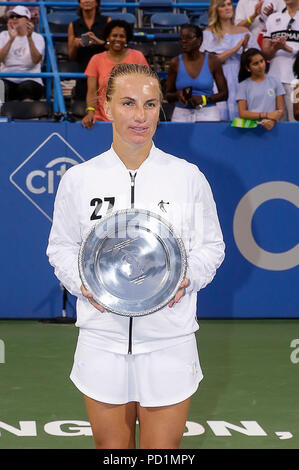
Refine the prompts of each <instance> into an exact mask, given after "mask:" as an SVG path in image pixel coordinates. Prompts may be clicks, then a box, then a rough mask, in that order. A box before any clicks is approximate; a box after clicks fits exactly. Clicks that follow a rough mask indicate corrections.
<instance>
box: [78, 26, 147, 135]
mask: <svg viewBox="0 0 299 470" xmlns="http://www.w3.org/2000/svg"><path fill="white" fill-rule="evenodd" d="M103 35H104V39H105V41H106V45H107V47H108V50H107V51H105V52H102V53H101V54H96V55H94V56H93V57H92V58H91V59H90V62H89V64H88V66H87V68H86V70H85V75H87V77H88V78H87V95H86V111H87V114H86V116H84V118H83V119H82V125H83V126H84V127H87V128H89V129H91V128H92V126H93V124H94V123H95V122H96V121H109V119H108V118H107V116H106V114H105V111H104V107H103V101H104V96H105V91H106V85H107V82H108V78H109V75H110V72H111V70H112V69H113V67H114V65H115V64H118V63H120V62H123V63H126V64H139V65H147V66H148V63H147V60H146V58H145V57H144V55H143V54H142V52H140V51H137V50H134V49H129V48H128V42H129V41H130V40H131V39H132V37H133V34H132V29H131V26H130V24H129V23H127V22H126V21H123V20H112V21H110V22H109V23H107V25H106V27H105V30H104V34H103ZM96 103H97V105H96Z"/></svg>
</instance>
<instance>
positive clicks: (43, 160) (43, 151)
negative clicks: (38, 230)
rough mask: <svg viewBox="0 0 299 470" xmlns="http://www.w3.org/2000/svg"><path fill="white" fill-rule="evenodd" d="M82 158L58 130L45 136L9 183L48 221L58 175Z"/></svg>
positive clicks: (15, 171)
mask: <svg viewBox="0 0 299 470" xmlns="http://www.w3.org/2000/svg"><path fill="white" fill-rule="evenodd" d="M83 161H85V160H84V158H83V157H82V156H81V155H80V154H79V153H78V152H77V151H76V150H75V149H74V148H73V147H72V146H71V145H70V144H69V143H68V142H67V141H66V140H65V139H64V138H63V137H62V136H61V135H60V134H58V133H56V132H55V133H53V134H51V135H50V136H48V137H47V139H45V140H44V141H43V142H42V143H41V144H40V145H39V146H38V147H37V148H36V149H35V150H34V151H33V152H32V153H31V154H30V155H29V157H27V158H26V159H25V160H24V161H23V162H22V163H21V164H20V165H19V166H18V167H17V168H16V169H15V170H14V171H13V173H12V174H11V175H10V177H9V180H10V182H11V183H12V184H13V185H14V186H15V187H16V189H18V191H20V193H21V194H22V195H23V196H25V197H26V198H27V199H28V200H29V201H30V202H31V203H32V204H33V205H34V206H35V207H36V208H37V209H38V210H39V211H40V212H41V213H42V214H43V215H44V216H45V217H46V218H47V219H48V220H49V221H50V222H52V219H51V215H52V212H53V204H54V195H55V194H56V190H57V187H58V184H59V182H60V179H61V177H62V176H63V175H64V173H65V172H66V171H67V170H68V169H69V168H70V167H71V166H73V165H77V164H78V163H81V162H83Z"/></svg>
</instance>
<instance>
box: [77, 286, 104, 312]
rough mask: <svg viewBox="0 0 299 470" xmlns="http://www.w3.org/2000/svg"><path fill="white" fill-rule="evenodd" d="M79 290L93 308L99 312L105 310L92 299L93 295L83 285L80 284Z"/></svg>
mask: <svg viewBox="0 0 299 470" xmlns="http://www.w3.org/2000/svg"><path fill="white" fill-rule="evenodd" d="M81 292H82V295H83V296H84V297H86V299H87V300H88V302H89V303H90V304H91V305H93V307H94V308H96V309H97V310H99V311H100V312H102V313H104V312H105V309H104V308H103V307H102V306H101V305H99V304H98V303H97V302H96V301H95V300H94V299H93V295H92V293H91V292H89V291H88V290H86V289H85V287H84V286H83V285H81Z"/></svg>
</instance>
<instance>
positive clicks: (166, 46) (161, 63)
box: [153, 41, 181, 72]
mask: <svg viewBox="0 0 299 470" xmlns="http://www.w3.org/2000/svg"><path fill="white" fill-rule="evenodd" d="M180 53H181V49H180V46H179V44H178V42H177V41H158V42H157V43H156V44H155V47H154V58H153V68H154V70H155V71H156V72H167V70H168V67H169V63H170V60H171V59H172V58H173V57H176V56H177V55H179V54H180Z"/></svg>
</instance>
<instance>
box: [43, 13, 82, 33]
mask: <svg viewBox="0 0 299 470" xmlns="http://www.w3.org/2000/svg"><path fill="white" fill-rule="evenodd" d="M77 18H78V15H77V13H76V12H75V11H53V12H51V13H49V14H48V15H47V19H48V23H49V28H50V31H51V32H52V33H67V29H68V25H69V24H70V23H71V22H72V21H75V20H76V19H77Z"/></svg>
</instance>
